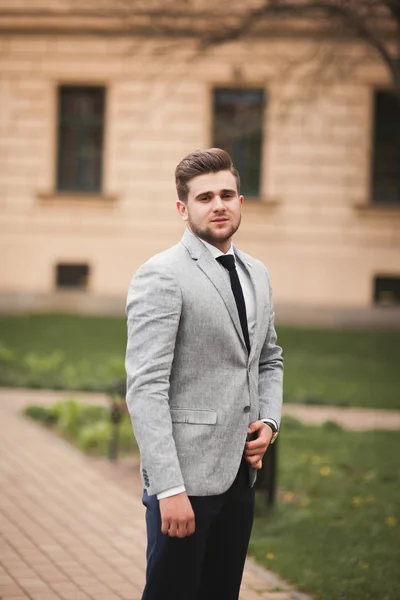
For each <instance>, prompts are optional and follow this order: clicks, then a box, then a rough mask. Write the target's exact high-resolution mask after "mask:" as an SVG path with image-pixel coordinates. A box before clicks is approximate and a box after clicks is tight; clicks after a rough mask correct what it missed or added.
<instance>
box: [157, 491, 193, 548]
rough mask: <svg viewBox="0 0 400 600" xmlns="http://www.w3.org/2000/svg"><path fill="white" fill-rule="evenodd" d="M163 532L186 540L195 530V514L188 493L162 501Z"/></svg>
mask: <svg viewBox="0 0 400 600" xmlns="http://www.w3.org/2000/svg"><path fill="white" fill-rule="evenodd" d="M160 512H161V531H162V532H163V533H167V534H168V535H169V536H171V537H179V538H184V537H186V536H188V535H192V533H194V530H195V522H194V512H193V508H192V505H191V504H190V500H189V498H188V495H187V493H186V492H183V493H182V494H176V495H175V496H169V497H168V498H162V499H161V500H160Z"/></svg>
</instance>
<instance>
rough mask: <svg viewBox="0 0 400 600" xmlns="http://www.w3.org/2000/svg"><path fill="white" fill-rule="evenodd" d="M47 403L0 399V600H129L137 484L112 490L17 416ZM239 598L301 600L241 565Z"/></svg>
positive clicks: (136, 573)
mask: <svg viewBox="0 0 400 600" xmlns="http://www.w3.org/2000/svg"><path fill="white" fill-rule="evenodd" d="M57 396H58V397H59V396H64V397H65V394H56V393H53V392H25V391H23V390H0V439H1V462H0V488H1V495H0V598H1V599H2V600H8V599H9V600H139V599H140V597H141V590H142V586H143V583H144V572H145V561H144V557H145V545H146V543H145V529H144V508H143V507H142V504H141V502H140V482H139V481H138V479H137V478H136V480H135V477H132V478H131V479H129V480H128V478H127V477H126V478H125V479H124V480H123V483H122V485H121V479H119V481H117V479H118V472H119V471H116V470H115V469H114V468H113V465H109V464H105V463H104V462H101V461H100V462H98V461H95V460H93V459H89V458H88V457H85V456H84V455H82V454H81V453H80V452H79V451H78V450H76V449H74V448H73V447H72V446H71V445H70V444H68V443H67V442H65V441H63V440H62V439H60V438H58V437H56V436H55V435H53V434H52V433H51V432H49V431H46V430H45V429H43V428H41V427H40V426H38V425H36V424H34V423H32V422H30V421H28V420H27V419H24V418H22V417H21V416H20V415H19V410H20V409H21V408H22V406H23V405H24V404H26V403H28V402H38V403H39V402H40V403H45V402H46V403H48V402H54V400H55V399H56V398H57ZM91 399H92V401H94V400H96V397H93V396H91ZM97 399H98V398H97ZM103 400H104V397H103ZM240 597H241V600H308V597H307V596H305V595H304V594H300V593H298V592H296V591H295V590H293V589H291V588H290V587H289V586H287V585H286V584H285V583H283V582H282V581H280V580H279V579H278V578H277V577H276V576H275V575H274V574H273V573H270V572H268V571H265V570H264V569H261V568H260V567H257V566H256V565H254V563H252V562H251V561H248V563H247V566H246V571H245V575H244V580H243V585H242V593H241V596H240ZM221 600H223V599H222V598H221Z"/></svg>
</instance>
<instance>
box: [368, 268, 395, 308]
mask: <svg viewBox="0 0 400 600" xmlns="http://www.w3.org/2000/svg"><path fill="white" fill-rule="evenodd" d="M374 301H375V304H386V305H393V304H400V276H399V277H385V276H379V275H378V276H377V277H375V280H374Z"/></svg>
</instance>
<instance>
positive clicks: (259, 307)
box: [233, 246, 265, 360]
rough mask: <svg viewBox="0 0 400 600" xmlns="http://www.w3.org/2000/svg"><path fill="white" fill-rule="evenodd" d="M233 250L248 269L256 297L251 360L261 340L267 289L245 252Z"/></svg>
mask: <svg viewBox="0 0 400 600" xmlns="http://www.w3.org/2000/svg"><path fill="white" fill-rule="evenodd" d="M233 248H234V252H235V254H236V256H237V258H238V259H239V260H240V262H241V263H242V265H243V267H244V268H245V269H246V271H247V273H248V275H249V277H250V279H251V282H252V284H253V289H254V297H255V302H256V324H255V327H254V334H253V337H252V338H251V339H250V345H251V348H250V357H249V359H250V360H251V359H252V357H253V355H254V354H255V352H256V350H257V345H258V342H259V340H260V332H261V325H262V315H263V307H264V303H265V288H264V286H263V285H262V282H260V281H259V280H258V277H257V272H256V270H255V269H254V268H253V265H252V263H251V261H250V260H249V259H248V257H247V256H246V255H245V254H243V252H241V251H240V250H238V249H237V248H236V247H235V246H234V247H233Z"/></svg>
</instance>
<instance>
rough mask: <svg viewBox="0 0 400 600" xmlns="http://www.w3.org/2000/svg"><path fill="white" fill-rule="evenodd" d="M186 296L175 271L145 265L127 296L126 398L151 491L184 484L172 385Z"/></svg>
mask: <svg viewBox="0 0 400 600" xmlns="http://www.w3.org/2000/svg"><path fill="white" fill-rule="evenodd" d="M181 308H182V296H181V291H180V288H179V286H178V285H177V283H176V281H175V278H174V276H173V274H172V273H170V272H169V271H168V270H167V269H165V268H162V267H160V266H157V265H154V263H152V262H151V261H149V262H148V263H146V264H145V265H143V266H142V267H141V268H140V269H139V270H138V271H137V273H136V274H135V276H134V277H133V280H132V282H131V285H130V287H129V292H128V298H127V308H126V311H127V318H128V340H127V350H126V360H125V368H126V373H127V396H126V401H127V405H128V409H129V413H130V417H131V420H132V425H133V428H134V432H135V437H136V440H137V443H138V445H139V450H140V456H141V468H142V475H143V476H144V480H145V485H146V487H147V492H148V494H149V495H154V494H158V493H160V492H163V491H165V490H167V489H170V488H174V487H178V486H182V485H184V481H183V478H182V473H181V469H180V465H179V460H178V456H177V452H176V447H175V442H174V439H173V437H172V423H171V414H170V408H169V386H170V373H171V367H172V361H173V358H174V349H175V341H176V336H177V331H178V326H179V320H180V315H181Z"/></svg>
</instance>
